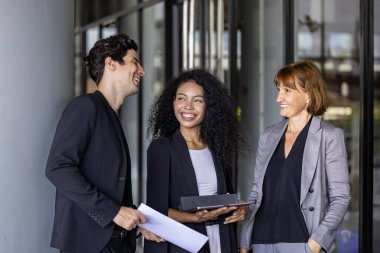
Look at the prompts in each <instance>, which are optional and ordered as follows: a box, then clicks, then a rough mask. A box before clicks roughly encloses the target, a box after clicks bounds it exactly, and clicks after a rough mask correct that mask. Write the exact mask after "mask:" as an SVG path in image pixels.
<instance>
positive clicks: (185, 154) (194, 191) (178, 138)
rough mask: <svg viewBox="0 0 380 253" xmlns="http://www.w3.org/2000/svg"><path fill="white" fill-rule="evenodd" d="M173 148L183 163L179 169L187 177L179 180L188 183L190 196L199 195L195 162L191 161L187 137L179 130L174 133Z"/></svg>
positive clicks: (187, 187)
mask: <svg viewBox="0 0 380 253" xmlns="http://www.w3.org/2000/svg"><path fill="white" fill-rule="evenodd" d="M173 148H174V152H173V154H174V155H177V156H179V159H180V160H181V161H182V164H183V167H180V168H179V169H182V172H183V174H184V175H185V178H184V179H179V180H183V183H184V184H186V189H188V193H189V196H198V195H199V191H198V185H197V178H196V176H195V171H194V167H193V163H192V162H191V158H190V153H189V150H188V148H187V145H186V142H185V139H184V138H183V136H182V134H181V132H180V131H179V130H177V131H176V132H175V133H174V134H173Z"/></svg>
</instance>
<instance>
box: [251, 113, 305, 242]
mask: <svg viewBox="0 0 380 253" xmlns="http://www.w3.org/2000/svg"><path fill="white" fill-rule="evenodd" d="M310 122H311V120H309V122H308V123H307V124H306V126H305V127H304V128H303V129H302V131H301V132H300V134H299V135H298V137H297V139H296V141H295V142H294V144H293V147H292V148H291V150H290V152H289V154H288V157H287V158H285V133H286V130H285V132H284V134H283V135H282V138H281V140H280V142H279V144H278V146H277V148H276V150H275V151H274V153H273V156H272V158H271V160H270V162H269V164H268V168H267V171H266V173H265V178H264V184H263V198H262V202H261V206H260V208H259V210H258V211H257V214H256V217H255V223H254V226H253V233H252V242H253V243H254V244H271V243H279V242H286V243H297V242H298V243H300V242H301V243H302V242H303V243H305V242H307V241H308V238H309V234H308V231H307V227H306V223H305V220H304V218H303V215H302V212H301V208H300V192H301V174H302V159H303V151H304V147H305V142H306V138H307V134H308V131H309V126H310Z"/></svg>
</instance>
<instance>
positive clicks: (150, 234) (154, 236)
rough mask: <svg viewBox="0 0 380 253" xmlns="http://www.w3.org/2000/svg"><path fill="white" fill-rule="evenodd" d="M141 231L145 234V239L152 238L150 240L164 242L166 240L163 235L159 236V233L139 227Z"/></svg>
mask: <svg viewBox="0 0 380 253" xmlns="http://www.w3.org/2000/svg"><path fill="white" fill-rule="evenodd" d="M138 229H139V230H140V232H141V234H142V235H143V236H144V238H145V239H147V240H150V241H155V242H164V241H165V240H164V239H162V238H161V237H158V236H157V235H155V234H153V233H151V232H149V231H148V230H146V229H144V228H142V227H139V228H138Z"/></svg>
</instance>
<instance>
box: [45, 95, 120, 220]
mask: <svg viewBox="0 0 380 253" xmlns="http://www.w3.org/2000/svg"><path fill="white" fill-rule="evenodd" d="M95 121H96V107H95V104H94V103H93V102H92V101H91V100H89V98H87V97H80V98H76V99H74V100H73V101H72V102H71V103H69V105H68V106H67V107H66V109H65V110H64V112H63V114H62V117H61V119H60V121H59V123H58V126H57V129H56V134H55V137H54V140H53V144H52V147H51V150H50V153H49V157H48V160H47V165H46V170H45V174H46V176H47V178H48V179H49V180H50V181H51V182H52V183H53V184H54V186H55V187H56V188H57V191H59V192H60V193H61V194H63V195H65V196H66V197H67V198H69V199H70V200H71V201H73V202H74V203H75V204H76V205H78V206H79V207H80V208H81V209H82V210H83V211H84V212H85V213H87V214H88V215H89V216H90V217H91V218H92V219H93V220H94V221H96V222H97V223H98V224H99V225H100V226H102V227H105V226H107V225H108V224H109V223H110V222H111V221H112V219H113V218H114V217H115V216H116V214H117V213H118V211H119V209H120V205H119V204H117V203H116V202H115V201H113V200H112V199H110V198H109V197H107V196H106V195H105V194H103V193H102V192H101V191H99V190H98V189H97V188H96V186H94V185H92V184H91V183H90V182H89V181H88V180H87V179H86V178H85V177H84V176H83V174H82V173H81V170H80V168H79V164H80V162H81V158H82V157H83V155H84V154H85V152H86V148H87V146H88V144H89V142H90V141H91V136H92V132H93V130H94V127H95Z"/></svg>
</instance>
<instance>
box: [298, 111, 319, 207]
mask: <svg viewBox="0 0 380 253" xmlns="http://www.w3.org/2000/svg"><path fill="white" fill-rule="evenodd" d="M320 130H321V118H320V117H316V116H313V119H312V121H311V123H310V127H309V133H308V135H307V139H306V142H305V148H304V151H303V158H302V175H301V194H300V204H302V203H303V201H304V200H305V198H306V195H307V194H308V192H309V190H311V182H312V180H313V177H314V174H315V171H316V169H317V162H318V157H319V156H320V154H319V150H320V145H321V138H322V131H320Z"/></svg>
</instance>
